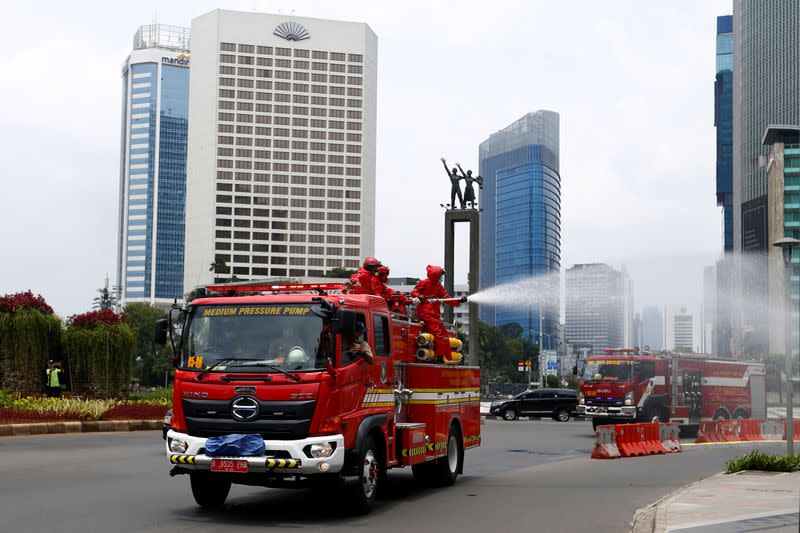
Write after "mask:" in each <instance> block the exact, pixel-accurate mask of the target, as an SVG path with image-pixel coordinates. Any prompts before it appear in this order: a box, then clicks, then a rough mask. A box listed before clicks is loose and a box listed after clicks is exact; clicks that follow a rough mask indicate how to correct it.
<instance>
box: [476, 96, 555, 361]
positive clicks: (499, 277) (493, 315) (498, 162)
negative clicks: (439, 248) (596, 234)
mask: <svg viewBox="0 0 800 533" xmlns="http://www.w3.org/2000/svg"><path fill="white" fill-rule="evenodd" d="M479 156H480V175H481V176H483V179H484V188H483V192H482V194H481V208H482V209H483V214H482V217H481V251H480V254H481V257H480V262H481V266H480V271H481V280H480V285H481V288H482V289H484V288H487V287H492V286H495V285H501V284H504V283H510V282H514V281H519V280H523V279H529V278H531V277H534V276H537V277H539V276H541V277H539V278H538V279H540V280H541V281H540V282H539V283H537V285H536V292H537V294H535V295H531V296H532V298H531V304H530V305H527V306H524V307H492V306H486V305H484V306H482V307H481V319H482V320H483V321H485V322H488V323H489V324H491V325H498V326H499V325H503V324H509V323H517V324H519V325H520V326H522V329H523V333H524V334H525V335H526V336H528V337H529V338H531V339H532V340H534V341H538V339H539V336H540V324H541V334H542V347H543V348H544V349H555V345H556V343H557V339H558V330H559V303H558V300H559V298H558V294H559V274H558V273H559V271H560V268H561V177H560V175H559V117H558V113H555V112H553V111H536V112H534V113H528V114H527V115H525V116H524V117H522V118H521V119H519V120H517V121H515V122H514V123H512V124H510V125H509V126H507V127H506V128H504V129H503V130H501V131H498V132H497V133H493V134H492V135H490V136H489V138H488V139H487V140H486V141H484V142H483V143H481V145H480V153H479Z"/></svg>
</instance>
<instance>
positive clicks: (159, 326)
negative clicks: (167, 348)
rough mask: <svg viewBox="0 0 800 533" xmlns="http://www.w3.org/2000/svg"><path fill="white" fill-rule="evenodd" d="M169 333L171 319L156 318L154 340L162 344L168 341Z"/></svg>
mask: <svg viewBox="0 0 800 533" xmlns="http://www.w3.org/2000/svg"><path fill="white" fill-rule="evenodd" d="M168 333H169V320H167V319H166V318H159V319H158V320H156V328H155V333H154V335H153V342H155V343H156V344H158V345H160V346H164V345H165V344H166V343H167V334H168Z"/></svg>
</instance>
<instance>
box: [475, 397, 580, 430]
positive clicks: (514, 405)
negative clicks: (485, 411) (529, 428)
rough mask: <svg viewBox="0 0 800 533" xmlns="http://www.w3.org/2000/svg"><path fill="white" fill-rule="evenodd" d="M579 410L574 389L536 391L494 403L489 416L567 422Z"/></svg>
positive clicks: (506, 418)
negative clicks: (527, 417)
mask: <svg viewBox="0 0 800 533" xmlns="http://www.w3.org/2000/svg"><path fill="white" fill-rule="evenodd" d="M577 409H578V391H575V390H572V389H534V390H529V391H525V392H523V393H520V394H517V395H516V396H514V397H513V398H511V399H510V400H499V401H496V402H492V406H491V407H490V408H489V414H492V415H496V416H501V417H503V419H505V420H516V419H517V417H519V416H551V417H553V420H558V421H559V422H566V421H568V420H569V419H570V417H571V416H573V415H574V414H576V411H577Z"/></svg>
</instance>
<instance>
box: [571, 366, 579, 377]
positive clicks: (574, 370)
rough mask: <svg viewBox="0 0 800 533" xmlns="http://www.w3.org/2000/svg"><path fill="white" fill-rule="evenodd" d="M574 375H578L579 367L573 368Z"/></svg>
mask: <svg viewBox="0 0 800 533" xmlns="http://www.w3.org/2000/svg"><path fill="white" fill-rule="evenodd" d="M572 375H573V376H577V375H578V365H575V366H573V367H572Z"/></svg>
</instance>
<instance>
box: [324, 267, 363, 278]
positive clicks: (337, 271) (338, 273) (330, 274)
mask: <svg viewBox="0 0 800 533" xmlns="http://www.w3.org/2000/svg"><path fill="white" fill-rule="evenodd" d="M356 272H357V270H355V269H352V270H348V269H346V268H342V267H334V268H332V269H330V270H328V271H327V272H325V277H326V278H349V277H350V276H352V275H353V274H355V273H356Z"/></svg>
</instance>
